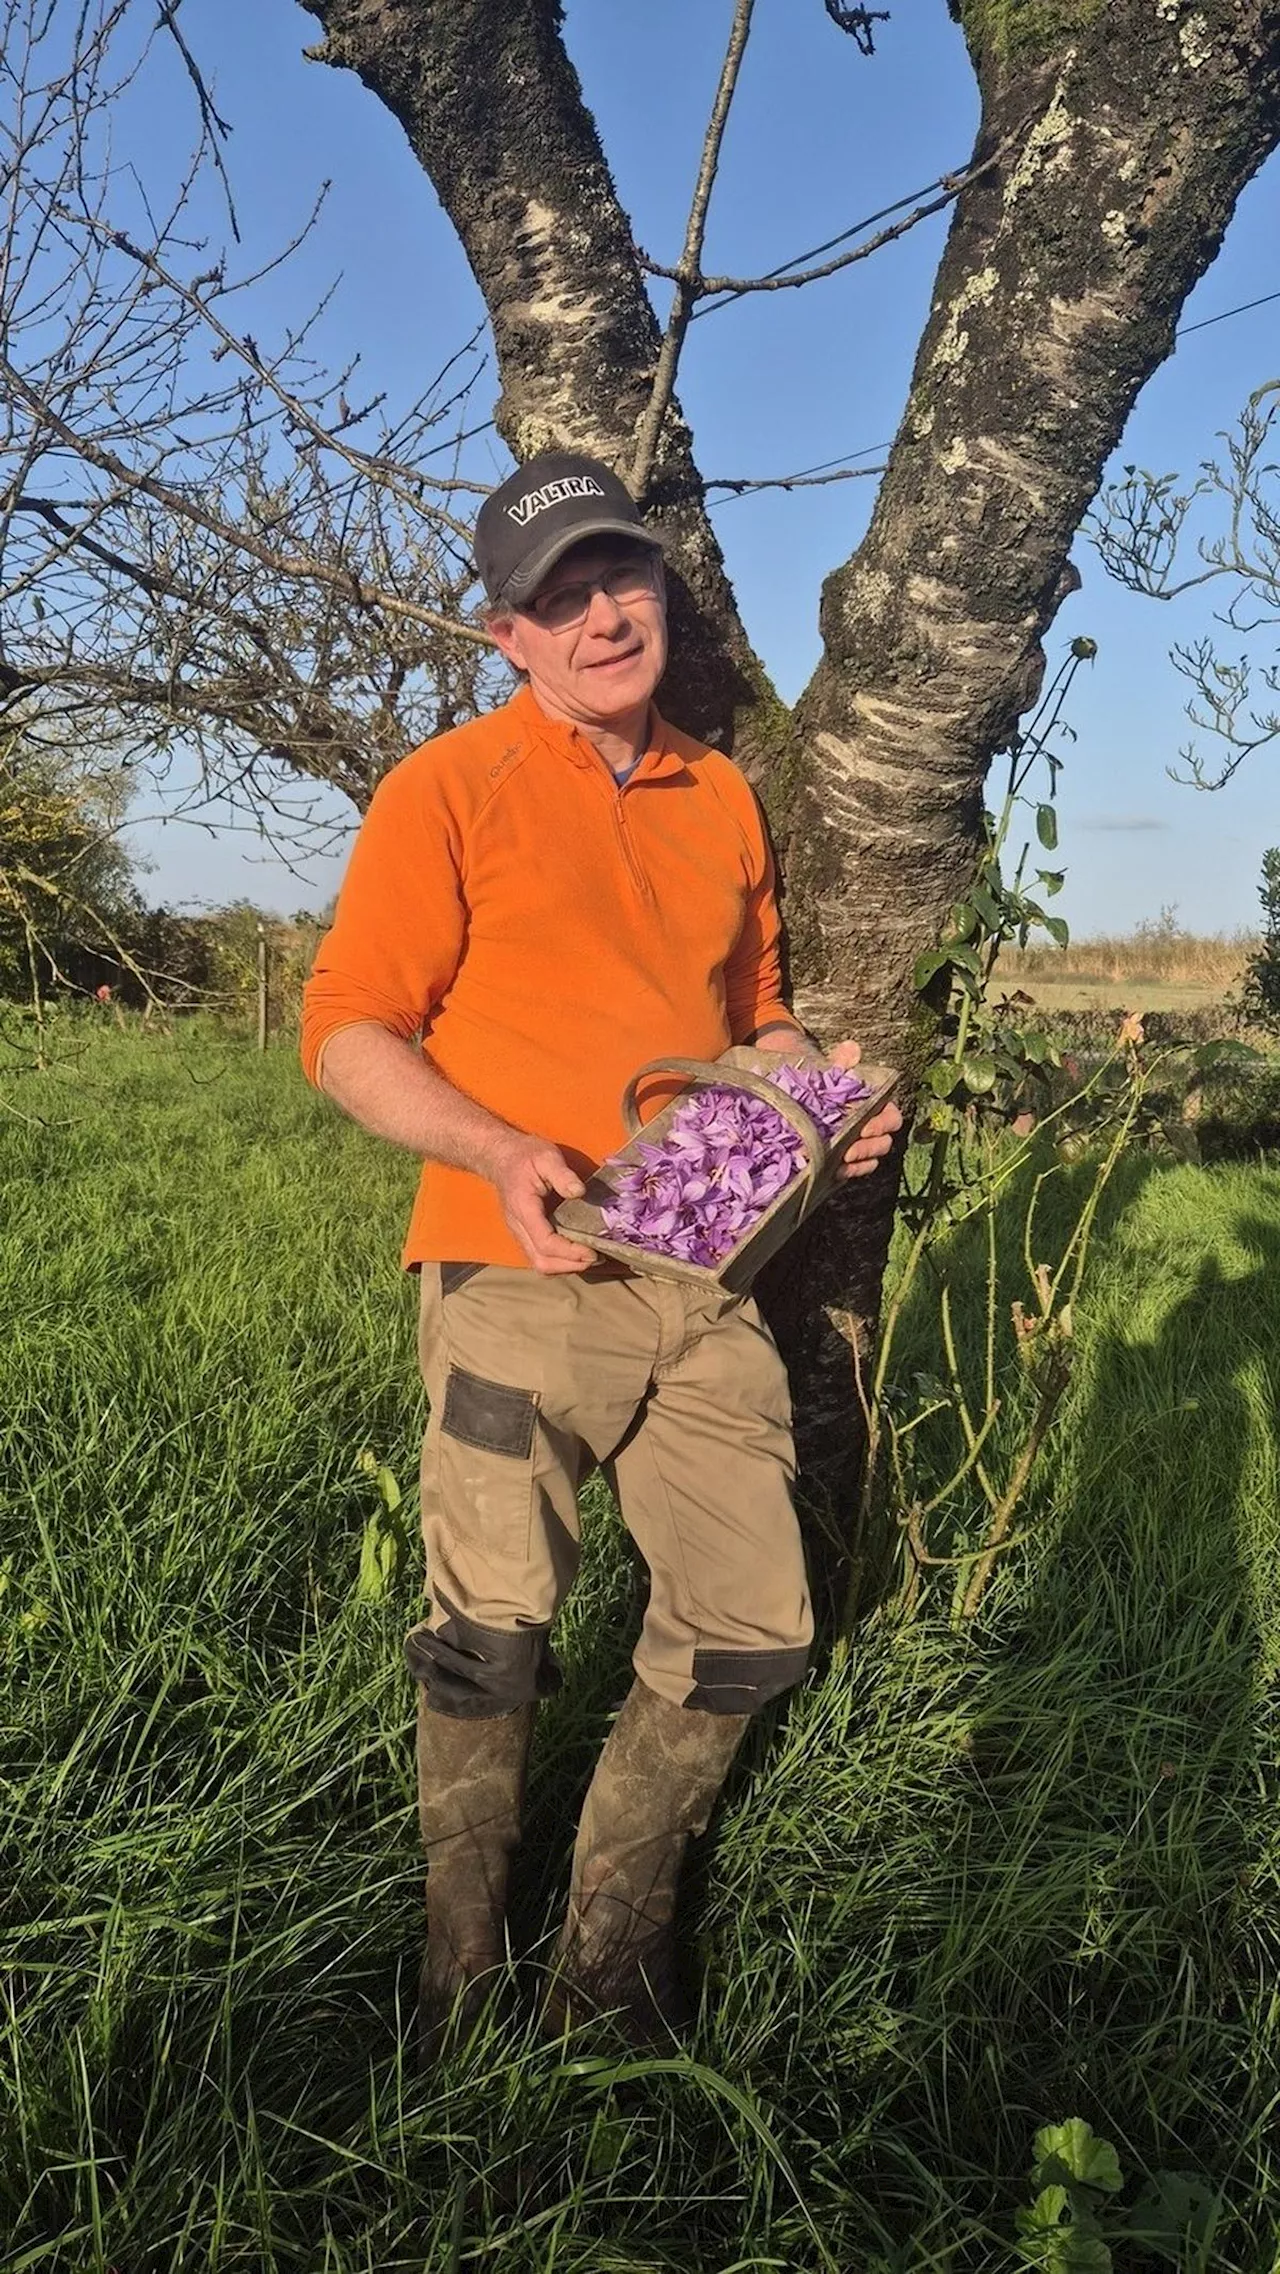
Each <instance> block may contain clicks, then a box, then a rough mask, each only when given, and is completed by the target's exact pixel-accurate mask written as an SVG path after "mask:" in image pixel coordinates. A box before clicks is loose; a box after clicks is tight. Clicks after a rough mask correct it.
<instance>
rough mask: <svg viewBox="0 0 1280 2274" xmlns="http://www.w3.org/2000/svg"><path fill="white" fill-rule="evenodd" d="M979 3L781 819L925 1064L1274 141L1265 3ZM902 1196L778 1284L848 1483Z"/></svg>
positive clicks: (908, 1045)
mask: <svg viewBox="0 0 1280 2274" xmlns="http://www.w3.org/2000/svg"><path fill="white" fill-rule="evenodd" d="M963 16H964V21H965V29H966V34H967V36H968V39H969V45H970V51H971V54H972V56H973V61H974V65H975V69H976V71H977V74H978V79H979V83H980V85H981V88H982V95H983V115H982V121H981V127H980V131H979V136H978V143H977V149H976V151H975V162H977V161H980V160H982V159H984V158H986V157H988V156H989V155H991V153H992V152H994V151H997V150H1001V149H1003V150H1004V152H1005V155H1004V156H1003V158H1002V160H1001V162H1000V164H999V165H998V167H996V168H995V169H994V170H993V171H992V172H991V173H990V174H987V175H984V176H983V178H982V179H981V180H980V181H978V182H976V183H974V184H973V186H972V187H971V188H969V189H967V190H966V191H965V192H964V193H963V195H962V197H961V199H960V201H959V203H958V205H957V209H956V214H955V218H954V221H953V224H952V228H951V232H950V236H949V240H948V244H947V249H946V253H945V256H944V259H943V263H942V268H941V272H940V275H939V278H938V285H937V289H936V292H935V296H934V301H933V306H932V310H931V314H930V319H929V323H928V326H927V329H926V331H925V334H924V337H923V339H922V341H921V344H920V350H919V354H918V356H917V359H916V366H915V372H914V376H913V381H912V387H911V394H910V397H909V400H908V404H907V409H906V414H905V416H904V418H903V421H902V424H901V427H900V429H899V432H898V436H897V438H896V441H895V444H894V448H893V451H892V454H891V457H890V461H889V467H888V471H887V473H886V475H885V479H884V482H883V485H882V488H881V490H880V493H879V497H878V500H877V504H876V509H875V513H874V516H873V519H872V523H871V526H870V528H869V530H868V532H867V535H866V538H865V539H864V541H863V543H862V545H861V546H860V548H859V550H858V552H857V554H856V555H855V557H854V558H853V560H852V561H850V562H849V563H848V564H847V565H846V566H845V567H843V568H841V569H838V570H837V571H836V572H835V574H834V575H832V576H831V577H829V578H828V580H827V583H826V586H825V589H824V593H823V602H822V630H823V657H822V660H821V662H820V664H819V666H818V668H817V670H816V672H815V674H814V677H813V679H812V681H811V682H810V685H809V687H808V689H807V690H806V693H805V695H804V696H803V698H802V700H801V703H800V705H799V707H798V713H797V727H798V731H799V736H800V741H801V748H802V751H803V771H802V773H801V776H800V780H801V783H802V787H801V790H800V793H799V795H798V796H797V798H796V800H795V802H794V804H793V806H792V809H791V814H790V816H789V817H787V818H785V819H783V821H782V824H781V826H782V830H783V833H784V843H785V848H786V861H785V865H786V873H787V884H788V923H789V928H790V932H791V942H792V957H793V962H794V965H795V968H796V970H797V973H798V975H799V977H800V979H801V982H802V985H801V989H800V991H799V994H798V997H797V1007H798V1009H799V1010H800V1013H801V1016H802V1017H804V1018H805V1020H806V1023H808V1024H809V1025H811V1026H813V1027H815V1028H816V1029H817V1030H818V1031H820V1032H822V1033H823V1034H826V1035H832V1036H833V1035H837V1034H842V1033H849V1032H855V1033H857V1034H859V1035H860V1036H861V1038H862V1040H863V1043H864V1047H865V1048H866V1049H867V1051H868V1054H869V1055H874V1056H875V1057H877V1058H885V1059H888V1060H889V1061H890V1062H891V1063H894V1064H897V1065H899V1066H904V1067H905V1068H906V1069H907V1070H908V1072H909V1073H910V1072H911V1071H913V1070H914V1069H916V1068H917V1067H918V1065H919V1062H920V1059H921V1056H922V1055H923V1053H924V1052H925V1051H926V1050H927V1048H928V1044H929V1036H930V1029H931V1024H932V1022H931V1019H930V1018H929V1016H928V1014H927V1013H925V1012H924V1011H923V1007H922V1006H921V1005H920V1004H919V1002H918V999H917V998H916V996H915V994H914V991H913V987H912V971H913V968H914V965H915V962H916V959H917V957H918V956H919V955H920V954H921V953H922V952H923V951H924V950H925V949H926V948H928V947H931V946H932V945H934V943H935V942H936V940H937V939H938V937H939V935H940V933H941V932H942V930H943V928H944V926H945V923H946V918H947V913H948V911H949V909H950V908H951V907H952V905H953V904H954V903H955V902H956V901H957V900H960V899H962V898H963V896H964V892H965V889H966V886H967V885H968V882H969V880H970V878H971V876H972V872H973V866H974V861H975V858H976V854H977V851H978V848H979V845H980V842H981V827H982V810H983V783H984V780H985V777H986V773H987V768H988V765H989V763H990V760H991V757H992V754H993V753H994V752H995V751H997V750H999V749H1001V748H1002V747H1004V746H1005V745H1006V744H1007V742H1008V740H1009V737H1010V735H1011V734H1012V732H1013V730H1014V728H1015V727H1016V725H1017V721H1018V718H1019V716H1020V714H1021V713H1022V712H1023V711H1024V710H1026V709H1027V708H1028V706H1029V705H1030V704H1031V703H1032V702H1033V701H1034V699H1035V696H1036V693H1037V690H1038V688H1039V685H1040V679H1041V674H1042V670H1043V660H1044V659H1043V652H1042V648H1041V644H1040V643H1041V640H1042V637H1043V635H1044V633H1045V632H1046V631H1047V629H1048V627H1049V626H1050V624H1051V623H1052V622H1053V619H1054V616H1055V615H1056V613H1057V610H1058V608H1059V606H1060V604H1061V602H1062V600H1063V599H1064V598H1065V596H1066V594H1067V593H1068V592H1070V591H1071V590H1073V589H1074V588H1075V586H1076V584H1077V583H1078V578H1077V577H1076V574H1075V571H1074V570H1073V568H1072V567H1071V565H1070V562H1069V558H1068V555H1069V551H1070V547H1071V543H1072V539H1073V537H1074V536H1075V533H1076V531H1077V529H1078V528H1079V525H1080V522H1081V520H1082V518H1083V516H1084V514H1085V511H1086V509H1087V508H1088V505H1089V503H1090V501H1091V499H1092V498H1093V496H1094V495H1095V493H1096V491H1097V488H1098V484H1099V481H1100V479H1101V476H1102V470H1103V467H1104V465H1105V463H1106V460H1107V458H1108V457H1109V456H1110V454H1111V452H1112V451H1113V450H1114V449H1115V447H1116V445H1117V444H1118V442H1119V441H1120V438H1121V435H1122V433H1123V431H1124V426H1125V422H1126V420H1127V418H1128V415H1129V412H1130V410H1131V409H1132V407H1133V404H1134V401H1135V399H1136V397H1137V395H1138V392H1139V390H1140V389H1141V387H1142V386H1143V384H1144V382H1145V381H1146V380H1147V379H1148V378H1149V377H1150V375H1151V373H1152V372H1153V371H1154V370H1155V369H1156V368H1157V367H1158V365H1159V364H1160V363H1162V362H1163V361H1164V358H1165V357H1166V356H1167V355H1168V354H1169V353H1170V351H1171V349H1172V347H1173V341H1174V331H1175V327H1176V324H1177V321H1178V316H1179V313H1180V311H1181V308H1182V305H1183V302H1184V301H1185V299H1186V297H1187V294H1188V293H1189V292H1190V290H1191V288H1192V286H1193V285H1194V284H1195V283H1196V282H1197V281H1198V279H1199V278H1200V277H1201V276H1202V275H1203V274H1204V271H1205V269H1206V268H1207V267H1208V265H1209V263H1210V261H1211V260H1212V259H1213V257H1214V255H1215V253H1216V252H1217V250H1218V247H1219V245H1220V243H1221V241H1222V235H1223V231H1224V230H1225V228H1226V225H1227V222H1228V221H1229V220H1230V218H1231V214H1232V211H1233V208H1234V206H1235V202H1236V199H1237V198H1238V196H1239V194H1240V191H1241V190H1242V189H1243V187H1244V186H1245V184H1246V183H1247V182H1248V180H1249V179H1250V177H1251V176H1252V175H1253V174H1254V173H1255V172H1256V170H1257V168H1258V167H1259V165H1260V164H1261V163H1262V161H1263V159H1264V158H1265V157H1266V156H1267V155H1268V153H1269V151H1270V150H1271V149H1272V148H1273V147H1274V145H1275V143H1276V141H1277V139H1278V138H1280V7H1278V6H1277V5H1276V4H1275V0H1268V4H1266V5H1263V4H1262V0H1248V4H1244V5H1228V4H1226V0H1219V4H1218V5H1216V6H1213V7H1209V6H1206V7H1205V8H1203V9H1198V8H1195V7H1194V6H1191V5H1188V4H1181V0H1107V5H1106V6H1105V7H1104V6H1100V5H1099V0H1057V4H1055V5H1049V4H1048V0H1036V4H1035V5H1032V4H1031V0H969V4H968V5H966V6H965V7H964V10H963ZM1073 26H1074V28H1073ZM1046 27H1047V28H1046ZM891 1201H892V1194H891V1193H890V1191H889V1190H888V1185H887V1180H886V1181H885V1183H882V1182H881V1180H880V1179H879V1178H877V1179H876V1180H875V1182H874V1185H873V1186H872V1188H871V1190H869V1191H866V1192H863V1193H859V1194H856V1195H854V1196H852V1197H851V1198H850V1200H849V1201H847V1202H845V1203H843V1204H842V1205H841V1206H840V1208H839V1211H838V1212H835V1211H832V1212H830V1214H829V1216H828V1217H827V1218H824V1220H823V1224H822V1228H821V1236H818V1235H817V1234H816V1233H815V1234H814V1235H813V1236H811V1237H810V1239H809V1240H808V1242H807V1245H806V1248H805V1251H804V1252H803V1253H802V1254H796V1253H795V1252H794V1251H788V1257H787V1267H788V1268H787V1274H786V1277H785V1280H783V1282H782V1283H781V1284H780V1285H779V1286H778V1287H776V1288H775V1289H773V1290H772V1291H771V1299H772V1306H773V1307H772V1311H771V1316H773V1319H774V1324H775V1329H776V1331H778V1333H779V1339H780V1340H781V1341H782V1343H783V1345H784V1348H785V1349H786V1352H787V1356H788V1361H789V1364H790V1366H791V1369H792V1374H793V1379H795V1380H797V1381H798V1382H799V1383H801V1384H802V1385H803V1389H804V1396H803V1407H802V1423H803V1427H802V1436H801V1445H802V1454H803V1455H804V1456H805V1460H806V1465H807V1468H808V1470H809V1473H810V1475H814V1476H816V1477H817V1478H818V1480H819V1482H820V1483H821V1484H822V1485H823V1486H824V1487H825V1489H824V1493H823V1497H824V1498H826V1497H830V1496H833V1495H834V1497H835V1498H836V1499H837V1501H840V1502H847V1498H848V1488H849V1480H850V1475H851V1462H850V1460H849V1458H847V1457H846V1458H844V1459H842V1458H841V1438H840V1432H839V1431H838V1430H836V1429H833V1428H832V1427H831V1425H830V1419H829V1417H830V1416H831V1415H832V1414H834V1413H835V1412H837V1411H838V1410H839V1409H840V1407H841V1405H842V1403H843V1404H844V1405H845V1406H846V1408H847V1401H848V1396H849V1386H850V1379H851V1375H852V1369H853V1354H852V1348H851V1345H852V1344H853V1343H854V1342H855V1340H856V1338H857V1337H858V1336H859V1334H861V1333H864V1332H865V1329H866V1326H867V1323H868V1322H870V1321H872V1320H874V1318H875V1316H876V1313H877V1309H878V1305H879V1293H880V1285H881V1281H882V1278H883V1274H884V1265H885V1260H886V1257H887V1253H888V1241H889V1235H890V1231H891V1228H892V1210H891Z"/></svg>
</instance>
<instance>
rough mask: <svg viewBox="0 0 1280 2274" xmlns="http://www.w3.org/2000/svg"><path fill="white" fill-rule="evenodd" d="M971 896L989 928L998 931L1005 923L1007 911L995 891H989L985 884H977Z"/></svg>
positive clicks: (991, 930)
mask: <svg viewBox="0 0 1280 2274" xmlns="http://www.w3.org/2000/svg"><path fill="white" fill-rule="evenodd" d="M969 898H970V899H971V900H972V902H973V905H974V908H975V909H976V911H977V913H978V915H979V916H980V917H981V918H982V921H983V923H984V924H985V925H986V927H987V930H988V931H989V932H998V931H999V930H1000V928H1001V926H1002V925H1003V923H1004V920H1005V911H1004V909H1003V908H1002V907H1001V905H1000V902H999V901H998V900H997V899H996V896H995V894H994V892H988V890H987V888H986V886H985V884H975V886H974V888H973V890H972V892H971V893H970V895H969Z"/></svg>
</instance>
